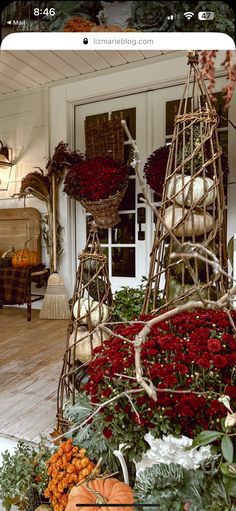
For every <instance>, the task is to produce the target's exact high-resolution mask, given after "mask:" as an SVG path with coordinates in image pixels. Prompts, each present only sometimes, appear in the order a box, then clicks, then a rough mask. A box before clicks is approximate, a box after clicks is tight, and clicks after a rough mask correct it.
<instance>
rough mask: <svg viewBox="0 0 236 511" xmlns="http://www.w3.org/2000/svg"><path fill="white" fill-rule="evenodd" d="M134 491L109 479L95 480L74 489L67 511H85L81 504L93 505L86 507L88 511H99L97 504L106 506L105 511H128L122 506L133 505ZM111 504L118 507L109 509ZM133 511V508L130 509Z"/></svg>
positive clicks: (112, 478) (124, 484)
mask: <svg viewBox="0 0 236 511" xmlns="http://www.w3.org/2000/svg"><path fill="white" fill-rule="evenodd" d="M133 503H134V495H133V490H132V488H130V486H129V485H128V484H126V483H123V482H121V481H119V480H118V479H115V478H114V477H108V478H107V479H99V478H98V479H93V480H91V481H87V482H85V483H83V484H81V485H79V486H74V488H72V490H71V492H70V494H69V498H68V503H67V506H66V509H65V511H84V507H83V506H81V507H80V506H79V504H91V507H90V506H88V507H87V506H86V511H97V510H100V509H101V508H100V507H97V506H96V505H95V504H106V507H103V510H104V511H127V507H122V504H133ZM109 504H117V507H113V506H112V507H111V508H109ZM129 509H130V511H133V509H134V508H133V507H130V508H129Z"/></svg>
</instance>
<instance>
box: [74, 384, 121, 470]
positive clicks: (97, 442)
mask: <svg viewBox="0 0 236 511" xmlns="http://www.w3.org/2000/svg"><path fill="white" fill-rule="evenodd" d="M93 412H94V408H93V406H92V405H91V403H90V401H89V398H88V396H86V395H85V394H79V395H77V397H76V402H75V404H74V405H71V403H70V402H69V401H68V402H67V403H65V408H64V416H65V418H67V419H69V420H70V421H71V423H72V425H75V424H76V425H79V424H82V422H83V421H85V420H86V419H87V418H88V417H89V416H90V415H91V414H92V413H93ZM103 428H104V418H103V415H101V414H99V413H98V414H97V415H95V417H94V418H93V421H92V422H90V423H89V424H86V425H85V426H83V427H82V428H80V429H78V430H77V431H75V433H74V434H73V443H74V444H75V445H78V446H80V447H82V448H85V449H87V455H88V457H89V458H90V459H91V460H94V461H98V459H99V458H100V457H102V466H103V467H104V468H108V469H109V470H110V471H111V472H116V471H117V470H118V469H119V468H120V467H119V463H118V462H117V458H116V457H115V456H114V454H113V452H112V450H111V449H110V447H109V444H108V442H107V440H106V439H105V437H104V436H103V435H102V430H103Z"/></svg>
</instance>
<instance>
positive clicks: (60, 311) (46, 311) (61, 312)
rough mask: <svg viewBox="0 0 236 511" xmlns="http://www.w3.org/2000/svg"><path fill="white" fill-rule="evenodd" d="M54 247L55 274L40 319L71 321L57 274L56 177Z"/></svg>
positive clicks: (53, 198) (53, 211)
mask: <svg viewBox="0 0 236 511" xmlns="http://www.w3.org/2000/svg"><path fill="white" fill-rule="evenodd" d="M52 245H53V273H52V275H50V277H49V279H48V283H47V289H46V292H45V296H44V299H43V305H42V309H41V311H40V314H39V317H40V319H70V309H69V303H68V297H67V294H66V289H65V285H64V280H63V277H61V276H60V275H59V273H58V272H57V229H56V189H55V175H54V174H53V175H52Z"/></svg>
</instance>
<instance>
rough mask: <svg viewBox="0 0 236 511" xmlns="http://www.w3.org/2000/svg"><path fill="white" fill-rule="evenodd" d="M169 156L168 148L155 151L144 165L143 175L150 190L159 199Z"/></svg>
mask: <svg viewBox="0 0 236 511" xmlns="http://www.w3.org/2000/svg"><path fill="white" fill-rule="evenodd" d="M168 156H169V146H164V147H160V148H159V149H156V151H154V152H153V153H152V154H151V155H150V156H149V157H148V159H147V162H146V163H145V165H144V175H145V177H146V179H147V183H148V184H149V186H150V188H152V190H154V192H156V194H157V195H158V196H159V197H161V196H162V191H163V185H164V182H165V175H166V166H167V161H168Z"/></svg>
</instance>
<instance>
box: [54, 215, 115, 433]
mask: <svg viewBox="0 0 236 511" xmlns="http://www.w3.org/2000/svg"><path fill="white" fill-rule="evenodd" d="M78 259H79V266H78V270H77V274H76V282H75V288H74V294H73V300H72V304H71V321H70V323H69V325H68V329H67V345H66V351H65V354H64V359H63V367H62V372H61V376H60V379H59V386H58V394H57V419H58V429H59V430H66V429H67V421H66V420H65V419H64V418H63V406H64V403H65V400H68V399H69V400H70V401H71V402H72V404H74V402H75V395H76V392H77V391H78V390H79V386H80V381H81V379H82V378H86V366H87V365H88V363H89V362H90V361H91V359H92V358H93V355H94V353H93V350H94V348H96V347H97V346H101V345H102V344H103V342H104V340H105V339H107V337H108V336H107V334H106V333H105V331H104V330H103V328H102V324H103V323H105V322H107V321H109V319H110V313H111V307H112V292H111V284H110V280H109V276H108V267H107V257H106V256H105V254H104V253H103V252H102V248H101V245H100V241H99V237H98V228H97V226H96V224H95V222H91V228H90V232H89V236H88V239H87V242H86V245H85V248H84V250H83V251H82V252H81V254H79V257H78Z"/></svg>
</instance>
